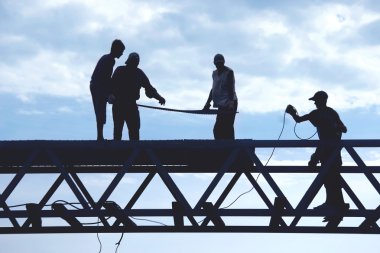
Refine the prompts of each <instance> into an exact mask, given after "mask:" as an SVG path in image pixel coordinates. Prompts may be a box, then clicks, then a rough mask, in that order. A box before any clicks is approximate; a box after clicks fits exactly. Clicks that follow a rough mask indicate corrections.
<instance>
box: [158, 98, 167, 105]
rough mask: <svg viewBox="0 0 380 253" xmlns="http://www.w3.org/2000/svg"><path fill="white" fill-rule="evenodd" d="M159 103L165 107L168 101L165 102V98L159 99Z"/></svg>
mask: <svg viewBox="0 0 380 253" xmlns="http://www.w3.org/2000/svg"><path fill="white" fill-rule="evenodd" d="M158 102H159V103H160V105H165V103H166V100H165V98H163V97H160V98H159V99H158Z"/></svg>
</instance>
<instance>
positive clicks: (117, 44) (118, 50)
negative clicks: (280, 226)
mask: <svg viewBox="0 0 380 253" xmlns="http://www.w3.org/2000/svg"><path fill="white" fill-rule="evenodd" d="M124 50H125V46H124V44H123V42H122V41H121V40H114V41H113V42H112V45H111V55H112V56H113V57H116V58H119V57H120V56H122V55H123V52H124Z"/></svg>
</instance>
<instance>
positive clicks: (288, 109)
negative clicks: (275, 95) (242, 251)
mask: <svg viewBox="0 0 380 253" xmlns="http://www.w3.org/2000/svg"><path fill="white" fill-rule="evenodd" d="M285 112H286V113H289V114H290V115H295V114H297V110H296V108H294V106H292V105H288V106H287V107H286V110H285Z"/></svg>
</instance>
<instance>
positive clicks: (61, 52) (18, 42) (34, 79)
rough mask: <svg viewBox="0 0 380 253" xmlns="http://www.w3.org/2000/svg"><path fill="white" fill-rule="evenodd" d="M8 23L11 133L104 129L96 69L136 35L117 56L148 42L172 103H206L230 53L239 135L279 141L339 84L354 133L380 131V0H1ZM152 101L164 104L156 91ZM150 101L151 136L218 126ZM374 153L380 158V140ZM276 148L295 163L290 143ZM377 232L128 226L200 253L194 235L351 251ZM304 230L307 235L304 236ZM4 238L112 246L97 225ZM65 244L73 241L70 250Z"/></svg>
mask: <svg viewBox="0 0 380 253" xmlns="http://www.w3.org/2000/svg"><path fill="white" fill-rule="evenodd" d="M0 21H1V22H0V54H1V57H0V115H1V117H0V140H20V139H21V140H31V139H58V140H67V139H70V140H73V139H74V140H76V139H81V140H89V139H95V136H96V127H95V116H94V113H93V109H92V103H91V96H90V92H89V81H90V77H91V74H92V71H93V68H94V66H95V64H96V62H97V61H98V59H99V58H100V57H101V56H102V55H103V54H105V53H108V51H109V48H110V44H111V42H112V41H113V40H114V39H115V38H119V39H121V40H122V41H123V42H124V43H125V45H126V51H125V52H124V55H123V56H122V57H121V58H120V59H118V60H117V61H116V66H118V65H123V63H124V61H125V60H126V57H127V55H128V54H129V53H130V52H133V51H135V52H138V53H139V54H140V57H141V63H140V67H141V68H142V69H143V70H144V71H145V73H146V74H147V75H148V77H149V78H150V81H151V82H152V84H153V85H154V86H155V87H156V88H157V89H158V91H159V92H160V93H161V94H162V95H163V96H164V97H165V98H166V100H167V103H166V107H167V108H176V109H201V108H202V107H203V105H204V103H205V101H206V99H207V96H208V92H209V90H210V87H211V72H212V71H213V68H214V66H213V64H212V60H213V56H214V55H215V54H216V53H222V54H223V55H224V56H225V58H226V65H227V66H229V67H231V68H232V69H233V70H234V71H235V78H236V89H237V96H238V98H239V109H238V110H239V114H238V117H237V119H236V124H235V127H236V136H237V138H249V139H277V137H278V134H279V132H280V130H281V127H282V123H283V122H282V119H283V111H284V109H285V107H286V105H287V104H290V103H291V104H293V105H294V106H296V108H297V109H298V111H299V112H301V113H306V112H308V111H310V110H312V109H313V108H314V105H313V103H312V102H310V101H308V98H309V97H311V96H312V95H313V94H314V93H315V92H316V91H318V90H325V91H326V92H327V93H328V94H329V102H328V103H329V105H330V106H332V107H333V108H335V109H336V110H337V111H338V112H339V113H340V116H341V118H342V120H343V121H344V122H345V124H346V125H347V127H348V133H347V134H346V135H345V136H344V138H346V139H376V138H378V129H379V121H378V117H379V114H380V100H379V99H378V97H380V85H378V80H380V71H379V67H380V36H379V34H380V3H379V2H378V1H375V0H355V1H354V0H346V1H322V0H310V1H300V0H294V1H290V0H284V1H273V0H266V1H244V0H234V1H227V0H220V1H200V0H193V1H170V0H167V1H164V0H156V1H153V0H152V1H149V0H143V1H132V0H129V1H127V0H109V1H100V0H50V1H45V0H33V1H28V0H17V1H14V0H1V2H0ZM140 102H141V103H143V104H149V105H158V103H157V102H156V101H152V100H149V99H147V98H142V99H141V101H140ZM108 109H109V110H110V107H109V108H108ZM140 112H141V118H142V127H141V138H142V139H212V138H213V135H212V127H213V123H214V117H213V116H202V115H188V114H174V113H170V112H161V111H152V110H149V109H141V110H140ZM107 120H108V121H107V125H106V128H105V137H106V138H108V139H111V138H112V118H111V114H108V119H107ZM293 124H294V123H293V122H292V121H291V119H290V118H289V117H286V125H285V130H284V135H283V138H286V139H295V138H296V137H295V136H294V134H293V126H294V125H293ZM297 130H298V131H299V134H300V135H302V136H304V137H308V136H311V135H312V134H313V133H314V132H315V129H313V127H312V126H311V125H310V124H308V123H305V124H303V125H300V126H298V127H297ZM124 135H126V132H124ZM125 138H126V136H124V139H125ZM365 156H366V157H367V158H368V159H369V160H370V161H371V162H376V161H378V160H380V159H379V157H380V155H379V152H376V151H372V152H368V153H365ZM273 159H274V162H278V163H281V161H287V162H295V159H293V158H292V157H290V158H289V157H285V155H282V154H281V153H277V154H275V156H274V158H273ZM297 159H298V160H297V161H299V162H300V163H302V162H303V159H302V158H299V157H297ZM304 159H306V158H304ZM195 183H197V182H196V181H195ZM377 200H378V197H377ZM20 201H21V200H20V199H15V200H14V202H15V203H19V202H20ZM377 203H378V202H377ZM372 204H373V202H372ZM373 205H374V204H373ZM376 206H377V205H376ZM117 236H118V235H113V237H112V236H111V235H104V237H105V238H104V243H105V244H106V245H108V246H107V247H109V248H108V249H107V250H108V251H107V252H112V251H113V250H114V248H113V247H114V241H117ZM78 238H81V239H78ZM375 238H376V237H373V236H347V235H345V236H343V235H341V236H324V235H312V236H310V235H307V236H303V235H291V236H289V235H270V236H269V235H268V236H267V235H256V234H244V235H240V234H239V235H223V236H221V235H207V236H205V235H186V236H184V235H130V236H129V235H128V237H127V238H126V239H125V240H126V241H125V244H126V245H129V248H128V247H127V246H126V247H124V248H120V249H119V252H149V251H150V252H152V247H153V246H152V245H153V244H154V245H157V246H155V248H156V249H157V250H156V252H172V251H176V252H194V251H193V249H188V248H186V247H183V245H185V244H183V243H181V244H180V243H178V242H179V241H180V240H182V241H183V242H184V243H187V245H196V246H194V247H195V250H197V251H199V252H202V251H204V249H205V248H206V249H208V252H210V250H214V251H219V252H230V250H231V249H232V248H235V249H238V250H241V251H242V250H243V249H247V248H249V249H250V250H255V249H256V250H259V251H264V250H265V251H266V252H278V251H279V250H283V249H284V247H286V248H288V249H291V250H292V251H294V252H303V251H305V250H306V249H308V247H309V246H310V245H313V248H312V249H310V250H309V252H321V251H324V252H336V250H338V249H340V248H341V247H345V251H346V252H357V251H358V250H362V251H363V250H365V251H366V252H378V251H377V249H376V247H375V246H378V240H375ZM20 239H22V240H25V242H26V244H25V245H21V244H20V242H19V240H20ZM376 239H378V238H376ZM148 240H150V241H152V243H149V244H152V245H148V244H147V243H146V242H147V241H148ZM207 240H209V241H207ZM273 240H277V241H278V243H276V244H273V243H270V242H272V241H273ZM296 240H297V241H305V243H304V244H302V245H301V246H300V247H298V248H297V247H296V246H295V242H296ZM290 241H291V242H290ZM0 242H1V244H2V245H3V246H2V247H5V248H6V249H7V250H6V252H25V250H24V249H25V248H26V247H29V248H30V249H32V250H31V251H35V252H37V251H38V252H53V251H54V252H58V253H60V252H67V251H68V250H70V251H72V252H83V251H86V252H97V247H98V245H97V240H96V237H94V235H81V237H80V236H78V235H65V236H59V235H43V236H39V235H33V236H1V237H0ZM32 242H38V243H33V245H30V244H31V243H32ZM50 242H51V243H50ZM247 242H250V243H251V242H252V245H247ZM37 244H38V245H37ZM61 244H64V245H67V248H62V249H61V248H59V249H57V248H56V247H57V246H59V245H61ZM4 245H5V246H4ZM168 245H170V246H168ZM173 245H174V246H173ZM215 245H217V246H215ZM198 246H199V248H196V247H198ZM173 248H174V249H175V250H173Z"/></svg>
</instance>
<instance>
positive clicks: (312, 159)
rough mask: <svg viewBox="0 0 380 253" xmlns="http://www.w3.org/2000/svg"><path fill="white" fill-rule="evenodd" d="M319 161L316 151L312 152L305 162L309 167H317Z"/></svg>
mask: <svg viewBox="0 0 380 253" xmlns="http://www.w3.org/2000/svg"><path fill="white" fill-rule="evenodd" d="M318 163H319V158H318V156H317V154H316V153H313V154H312V155H311V156H310V161H309V162H308V163H307V165H308V166H309V168H310V169H313V170H315V169H317V164H318Z"/></svg>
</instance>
